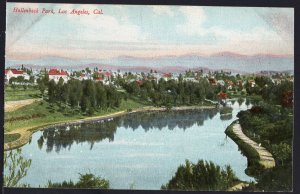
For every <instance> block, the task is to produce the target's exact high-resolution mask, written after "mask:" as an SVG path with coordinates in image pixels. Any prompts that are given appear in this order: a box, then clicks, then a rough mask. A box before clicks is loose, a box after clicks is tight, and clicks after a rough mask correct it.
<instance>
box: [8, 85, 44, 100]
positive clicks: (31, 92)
mask: <svg viewBox="0 0 300 194" xmlns="http://www.w3.org/2000/svg"><path fill="white" fill-rule="evenodd" d="M40 95H41V92H40V91H39V90H38V89H35V88H33V87H29V88H27V89H26V90H24V88H23V87H22V86H17V87H16V88H15V89H13V88H12V87H11V86H6V87H5V89H4V101H16V100H26V99H32V98H40Z"/></svg>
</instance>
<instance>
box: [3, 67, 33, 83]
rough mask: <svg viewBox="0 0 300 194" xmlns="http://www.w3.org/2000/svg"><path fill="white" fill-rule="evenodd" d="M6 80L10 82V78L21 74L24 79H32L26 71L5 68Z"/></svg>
mask: <svg viewBox="0 0 300 194" xmlns="http://www.w3.org/2000/svg"><path fill="white" fill-rule="evenodd" d="M4 74H5V75H4V76H5V80H4V82H5V83H8V82H9V80H10V79H11V78H13V77H14V78H17V77H19V76H21V77H24V80H29V79H30V76H29V75H28V74H27V73H26V72H25V71H22V70H17V69H5V73H4Z"/></svg>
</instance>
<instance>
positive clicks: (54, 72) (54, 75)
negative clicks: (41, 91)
mask: <svg viewBox="0 0 300 194" xmlns="http://www.w3.org/2000/svg"><path fill="white" fill-rule="evenodd" d="M48 75H49V80H54V81H55V82H58V81H59V79H60V78H62V79H63V80H64V82H67V81H68V80H69V74H68V72H66V71H64V70H58V69H50V70H49V72H48Z"/></svg>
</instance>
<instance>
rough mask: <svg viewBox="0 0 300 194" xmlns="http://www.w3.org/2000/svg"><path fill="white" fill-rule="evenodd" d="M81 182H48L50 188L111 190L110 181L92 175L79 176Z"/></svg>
mask: <svg viewBox="0 0 300 194" xmlns="http://www.w3.org/2000/svg"><path fill="white" fill-rule="evenodd" d="M79 175H80V177H79V181H78V182H77V183H73V182H72V181H71V180H70V181H69V182H67V181H63V182H62V183H52V182H51V181H49V182H48V185H47V186H48V188H97V189H109V181H108V180H106V179H103V178H101V177H99V176H95V175H94V174H91V173H86V174H79Z"/></svg>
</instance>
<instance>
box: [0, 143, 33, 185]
mask: <svg viewBox="0 0 300 194" xmlns="http://www.w3.org/2000/svg"><path fill="white" fill-rule="evenodd" d="M21 153H22V152H21V149H20V148H18V149H17V150H13V151H9V152H4V169H5V170H7V173H5V174H4V176H3V185H4V186H6V187H15V186H18V184H19V182H20V180H21V179H22V178H24V177H25V176H26V175H27V171H28V169H29V167H30V165H31V159H29V160H27V159H25V158H24V157H23V156H22V155H21ZM19 186H20V185H19ZM23 186H24V185H23Z"/></svg>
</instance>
